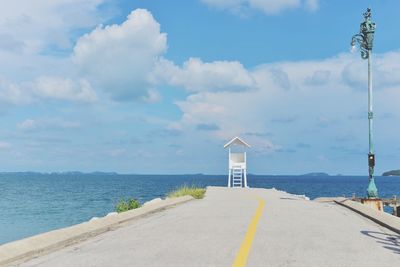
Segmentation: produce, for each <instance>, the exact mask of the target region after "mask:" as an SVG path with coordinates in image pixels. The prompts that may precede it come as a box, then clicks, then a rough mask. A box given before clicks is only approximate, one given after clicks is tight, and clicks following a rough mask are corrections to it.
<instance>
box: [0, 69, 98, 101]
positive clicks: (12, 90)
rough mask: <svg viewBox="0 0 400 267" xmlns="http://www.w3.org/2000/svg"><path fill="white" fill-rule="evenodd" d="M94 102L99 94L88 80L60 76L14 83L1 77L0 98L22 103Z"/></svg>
mask: <svg viewBox="0 0 400 267" xmlns="http://www.w3.org/2000/svg"><path fill="white" fill-rule="evenodd" d="M49 99H51V100H64V101H72V102H94V101H96V100H97V95H96V93H95V91H94V90H93V88H92V87H91V85H90V84H89V82H88V81H86V80H83V79H82V80H80V81H77V82H76V81H73V80H71V79H65V78H58V77H47V76H43V77H39V78H38V79H36V80H35V81H33V82H21V83H12V82H9V81H7V80H6V79H4V78H3V79H1V78H0V100H1V101H2V102H4V103H8V104H14V105H20V104H29V103H33V102H37V101H41V100H49Z"/></svg>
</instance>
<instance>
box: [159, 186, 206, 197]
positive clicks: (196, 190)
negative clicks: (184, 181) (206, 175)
mask: <svg viewBox="0 0 400 267" xmlns="http://www.w3.org/2000/svg"><path fill="white" fill-rule="evenodd" d="M205 193H206V189H205V188H201V187H196V186H194V185H192V186H187V185H183V186H181V187H180V188H178V189H176V190H174V191H172V192H169V193H168V194H167V197H169V198H174V197H183V196H192V197H194V198H196V199H201V198H203V197H204V195H205Z"/></svg>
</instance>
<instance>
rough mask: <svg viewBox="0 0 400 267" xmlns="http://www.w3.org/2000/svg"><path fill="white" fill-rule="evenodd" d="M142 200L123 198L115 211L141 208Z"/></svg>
mask: <svg viewBox="0 0 400 267" xmlns="http://www.w3.org/2000/svg"><path fill="white" fill-rule="evenodd" d="M140 206H141V205H140V202H139V201H138V200H137V199H134V198H130V199H128V201H126V200H125V199H121V200H120V201H119V202H118V204H117V205H116V206H115V211H116V212H118V213H121V212H124V211H128V210H133V209H137V208H140Z"/></svg>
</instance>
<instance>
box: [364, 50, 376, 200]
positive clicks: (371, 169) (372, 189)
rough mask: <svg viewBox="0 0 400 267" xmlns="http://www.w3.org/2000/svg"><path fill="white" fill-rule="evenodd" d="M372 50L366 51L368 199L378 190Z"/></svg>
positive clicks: (374, 196) (373, 196)
mask: <svg viewBox="0 0 400 267" xmlns="http://www.w3.org/2000/svg"><path fill="white" fill-rule="evenodd" d="M372 100H373V98H372V50H368V135H369V153H368V169H369V183H368V188H367V196H368V198H377V197H378V189H377V188H376V185H375V180H374V167H375V154H374V143H373V130H372V123H373V119H374V112H373V109H372Z"/></svg>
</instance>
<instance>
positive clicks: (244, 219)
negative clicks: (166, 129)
mask: <svg viewBox="0 0 400 267" xmlns="http://www.w3.org/2000/svg"><path fill="white" fill-rule="evenodd" d="M21 266H49V267H50V266H51V267H55V266H85V267H88V266H140V267H142V266H174V267H177V266H261V267H266V266H296V267H299V266H307V267H312V266H318V267H321V266H323V267H328V266H335V267H338V266H346V267H349V266H362V267H366V266H374V267H376V266H380V267H385V266H388V267H389V266H390V267H394V266H400V237H399V236H398V235H396V234H394V233H392V232H390V231H389V230H387V229H386V228H383V227H381V226H379V225H377V224H375V223H373V222H372V221H370V220H368V219H366V218H364V217H361V216H360V215H358V214H356V213H354V212H352V211H350V210H348V209H346V208H344V207H341V206H338V205H336V204H333V203H317V202H313V201H309V200H305V199H303V198H302V197H299V196H294V195H290V194H287V193H285V192H281V191H277V190H274V189H244V188H243V189H236V188H235V189H232V188H231V189H230V188H217V187H210V188H209V189H208V190H207V194H206V197H205V198H204V199H202V200H194V201H191V202H188V203H185V204H182V205H180V206H177V207H175V208H172V209H168V210H165V211H162V212H159V213H156V214H152V215H150V216H148V217H145V218H141V219H138V220H136V221H133V222H131V223H129V224H128V225H126V226H124V227H122V228H119V229H116V230H114V231H110V232H107V233H104V234H102V235H99V236H97V237H94V238H92V239H89V240H86V241H84V242H82V243H79V244H75V245H73V246H71V247H67V248H64V249H61V250H59V251H56V252H53V253H51V254H48V255H45V256H42V257H39V258H36V259H33V260H31V261H29V262H26V263H24V264H22V265H21Z"/></svg>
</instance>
